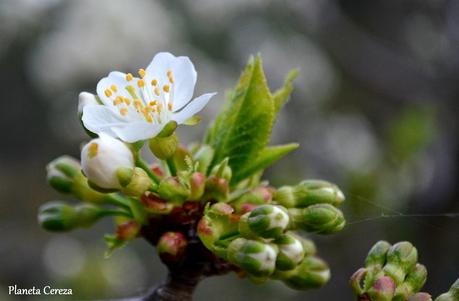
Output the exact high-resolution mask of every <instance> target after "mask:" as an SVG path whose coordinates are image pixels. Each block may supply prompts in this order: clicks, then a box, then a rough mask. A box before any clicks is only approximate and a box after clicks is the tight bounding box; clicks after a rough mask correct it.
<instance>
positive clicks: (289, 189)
mask: <svg viewBox="0 0 459 301" xmlns="http://www.w3.org/2000/svg"><path fill="white" fill-rule="evenodd" d="M274 200H275V201H276V202H277V203H278V204H280V205H282V206H284V207H286V208H305V207H308V206H310V205H313V204H320V203H326V204H331V205H333V206H338V205H339V204H341V203H342V202H343V201H344V194H343V193H342V191H341V190H340V189H339V188H338V187H337V186H336V185H334V184H331V183H329V182H325V181H320V180H306V181H303V182H301V183H300V184H298V185H296V186H283V187H281V188H279V189H278V190H277V191H276V193H275V194H274Z"/></svg>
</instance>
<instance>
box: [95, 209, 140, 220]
mask: <svg viewBox="0 0 459 301" xmlns="http://www.w3.org/2000/svg"><path fill="white" fill-rule="evenodd" d="M100 215H101V217H104V216H125V217H129V218H132V217H133V216H132V214H131V213H130V212H127V211H124V210H117V209H106V210H104V211H102V212H101V213H100Z"/></svg>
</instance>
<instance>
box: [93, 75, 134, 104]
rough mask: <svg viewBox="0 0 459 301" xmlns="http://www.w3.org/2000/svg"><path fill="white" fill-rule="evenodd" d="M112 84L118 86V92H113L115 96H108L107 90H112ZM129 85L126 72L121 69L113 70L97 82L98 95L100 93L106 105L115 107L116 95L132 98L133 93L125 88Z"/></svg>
mask: <svg viewBox="0 0 459 301" xmlns="http://www.w3.org/2000/svg"><path fill="white" fill-rule="evenodd" d="M134 81H135V79H134ZM112 85H115V86H116V87H117V92H116V93H113V96H111V97H107V95H106V94H105V90H107V89H108V90H110V89H111V87H112ZM127 85H129V83H128V82H127V81H126V74H125V73H122V72H119V71H113V72H110V73H109V74H108V76H107V77H104V78H102V79H101V80H100V81H99V82H98V83H97V95H99V97H100V99H101V100H102V102H103V103H104V105H106V106H109V107H113V100H114V99H115V96H114V95H121V96H123V97H127V98H131V95H130V94H129V93H128V91H127V90H126V89H125V88H126V86H127Z"/></svg>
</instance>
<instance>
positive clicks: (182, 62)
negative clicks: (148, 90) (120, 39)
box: [145, 52, 197, 110]
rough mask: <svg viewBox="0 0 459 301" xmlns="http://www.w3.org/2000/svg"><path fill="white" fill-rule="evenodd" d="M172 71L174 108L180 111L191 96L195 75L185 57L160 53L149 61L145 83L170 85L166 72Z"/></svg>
mask: <svg viewBox="0 0 459 301" xmlns="http://www.w3.org/2000/svg"><path fill="white" fill-rule="evenodd" d="M169 70H171V71H172V77H173V79H174V84H173V89H174V90H173V94H174V100H173V101H174V108H176V109H177V110H179V109H181V108H182V107H183V106H184V105H185V104H186V103H188V102H189V101H190V99H191V97H192V96H193V92H194V86H195V85H196V79H197V73H196V70H195V68H194V66H193V63H192V62H191V61H190V59H189V58H188V57H186V56H179V57H175V56H174V55H172V54H171V53H169V52H160V53H158V54H157V55H155V57H154V58H153V60H152V61H151V63H150V65H148V67H147V69H146V76H145V81H146V82H147V83H150V82H151V81H152V80H153V79H156V80H158V81H159V84H160V85H165V84H170V82H169V78H168V76H167V71H169Z"/></svg>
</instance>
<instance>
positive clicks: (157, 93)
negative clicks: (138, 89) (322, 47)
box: [155, 88, 160, 96]
mask: <svg viewBox="0 0 459 301" xmlns="http://www.w3.org/2000/svg"><path fill="white" fill-rule="evenodd" d="M159 93H160V91H159V89H158V88H155V94H156V96H159Z"/></svg>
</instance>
